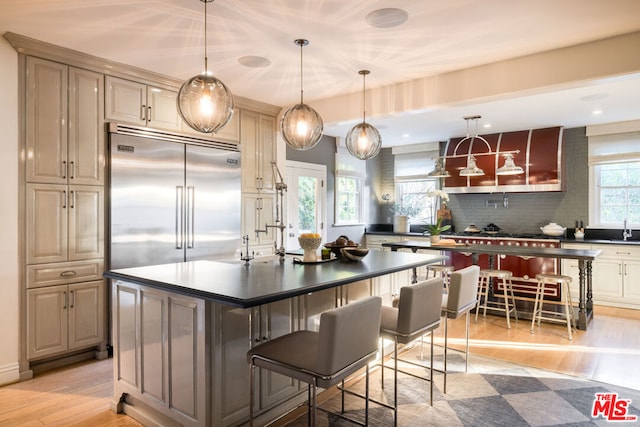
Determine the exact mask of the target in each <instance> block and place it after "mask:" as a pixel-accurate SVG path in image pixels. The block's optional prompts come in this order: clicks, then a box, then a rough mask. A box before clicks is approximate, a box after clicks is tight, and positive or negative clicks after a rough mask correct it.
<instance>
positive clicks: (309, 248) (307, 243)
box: [298, 237, 322, 262]
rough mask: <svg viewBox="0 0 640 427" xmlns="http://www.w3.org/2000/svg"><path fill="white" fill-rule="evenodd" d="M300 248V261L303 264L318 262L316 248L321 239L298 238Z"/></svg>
mask: <svg viewBox="0 0 640 427" xmlns="http://www.w3.org/2000/svg"><path fill="white" fill-rule="evenodd" d="M298 243H300V247H301V248H302V249H304V255H303V257H302V260H303V261H304V262H314V261H317V260H318V248H319V247H320V244H321V243H322V237H298Z"/></svg>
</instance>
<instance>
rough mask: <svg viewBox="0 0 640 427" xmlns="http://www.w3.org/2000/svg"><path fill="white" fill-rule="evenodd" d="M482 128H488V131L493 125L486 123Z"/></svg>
mask: <svg viewBox="0 0 640 427" xmlns="http://www.w3.org/2000/svg"><path fill="white" fill-rule="evenodd" d="M482 127H484V128H487V129H488V128H490V127H491V123H485V124H483V125H482Z"/></svg>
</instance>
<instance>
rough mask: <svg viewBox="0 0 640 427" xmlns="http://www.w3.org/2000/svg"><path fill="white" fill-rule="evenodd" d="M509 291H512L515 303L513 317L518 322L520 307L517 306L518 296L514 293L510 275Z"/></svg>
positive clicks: (512, 298) (512, 300)
mask: <svg viewBox="0 0 640 427" xmlns="http://www.w3.org/2000/svg"><path fill="white" fill-rule="evenodd" d="M509 292H511V302H512V303H513V317H515V318H516V322H518V307H517V306H516V296H515V295H514V293H513V283H512V282H511V277H509Z"/></svg>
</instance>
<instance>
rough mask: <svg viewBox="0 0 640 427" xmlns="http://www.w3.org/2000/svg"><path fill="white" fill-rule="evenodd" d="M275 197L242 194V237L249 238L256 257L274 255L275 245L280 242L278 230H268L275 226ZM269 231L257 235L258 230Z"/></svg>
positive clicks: (271, 195) (270, 195)
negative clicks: (268, 226) (267, 226)
mask: <svg viewBox="0 0 640 427" xmlns="http://www.w3.org/2000/svg"><path fill="white" fill-rule="evenodd" d="M274 218H275V197H274V195H273V194H268V193H267V194H247V193H243V194H242V221H241V222H242V226H241V227H242V235H243V236H248V237H249V245H250V247H251V248H250V249H252V250H254V251H256V254H255V255H268V254H272V253H273V246H274V245H273V243H274V242H275V241H279V240H278V239H279V236H278V233H280V230H279V229H277V228H272V227H270V228H266V225H267V224H269V225H274V221H275V220H274ZM265 229H266V230H267V233H264V232H260V233H256V230H263V231H264V230H265Z"/></svg>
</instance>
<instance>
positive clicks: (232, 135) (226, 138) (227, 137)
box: [180, 107, 240, 144]
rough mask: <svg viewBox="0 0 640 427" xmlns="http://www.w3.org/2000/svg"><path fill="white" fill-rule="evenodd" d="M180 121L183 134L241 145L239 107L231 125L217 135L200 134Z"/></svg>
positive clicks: (235, 110)
mask: <svg viewBox="0 0 640 427" xmlns="http://www.w3.org/2000/svg"><path fill="white" fill-rule="evenodd" d="M180 121H181V122H182V132H184V133H189V134H192V135H197V136H198V137H200V138H207V139H210V140H212V141H222V142H232V143H236V144H238V143H240V109H239V108H237V107H236V108H235V109H234V111H233V116H231V120H230V121H229V123H227V124H226V126H225V127H223V128H222V129H220V130H219V131H218V132H216V133H202V132H198V131H197V130H195V129H193V128H192V127H191V126H189V125H188V124H187V123H186V122H185V121H184V120H182V119H181V120H180Z"/></svg>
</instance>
